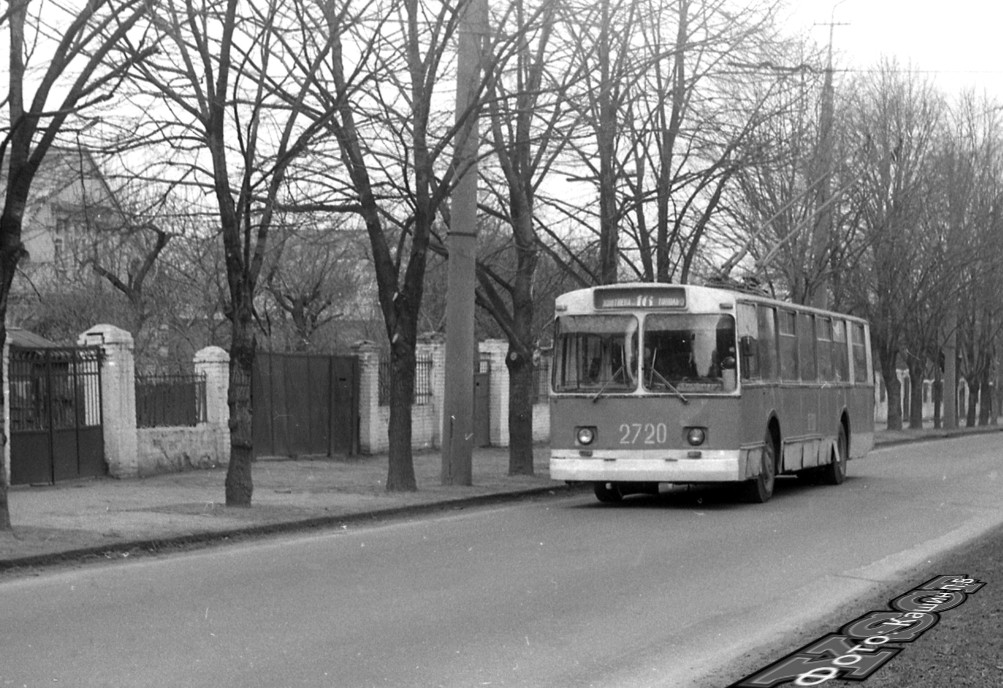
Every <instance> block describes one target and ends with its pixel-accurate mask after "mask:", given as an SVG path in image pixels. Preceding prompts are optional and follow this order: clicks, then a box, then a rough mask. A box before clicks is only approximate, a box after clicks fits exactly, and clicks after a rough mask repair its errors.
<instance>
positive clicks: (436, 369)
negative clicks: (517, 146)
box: [415, 332, 446, 447]
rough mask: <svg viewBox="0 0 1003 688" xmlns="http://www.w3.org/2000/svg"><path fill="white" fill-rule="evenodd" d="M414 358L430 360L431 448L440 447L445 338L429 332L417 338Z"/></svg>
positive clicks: (444, 372)
mask: <svg viewBox="0 0 1003 688" xmlns="http://www.w3.org/2000/svg"><path fill="white" fill-rule="evenodd" d="M415 356H416V357H417V358H418V359H421V358H423V357H425V356H428V357H429V358H431V359H432V370H431V371H430V378H429V381H428V384H429V387H430V391H431V392H432V399H431V404H432V408H433V409H435V413H434V419H433V423H432V436H431V440H432V446H433V447H441V446H442V413H443V402H444V400H445V398H446V338H445V337H444V336H443V335H441V334H439V333H438V332H429V333H427V334H423V335H421V336H419V337H418V344H417V346H416V347H415Z"/></svg>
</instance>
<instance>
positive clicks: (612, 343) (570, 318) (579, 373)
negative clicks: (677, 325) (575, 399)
mask: <svg viewBox="0 0 1003 688" xmlns="http://www.w3.org/2000/svg"><path fill="white" fill-rule="evenodd" d="M636 351H637V319H636V318H635V317H634V316H631V315H601V316H574V315H565V316H561V317H560V318H558V319H557V325H556V330H555V339H554V356H555V361H554V372H553V376H554V380H553V382H554V389H555V390H556V391H563V392H575V391H584V390H591V391H594V390H597V389H602V390H604V391H605V390H621V391H622V390H625V389H633V388H634V387H635V386H636V385H635V378H634V371H635V368H636V366H637V357H636Z"/></svg>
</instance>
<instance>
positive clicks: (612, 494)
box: [594, 483, 623, 504]
mask: <svg viewBox="0 0 1003 688" xmlns="http://www.w3.org/2000/svg"><path fill="white" fill-rule="evenodd" d="M594 490H595V493H596V499H598V500H599V501H600V502H602V503H603V504H615V503H616V502H619V501H620V500H622V499H623V493H622V492H620V489H619V488H618V487H617V486H616V483H596V484H595V485H594Z"/></svg>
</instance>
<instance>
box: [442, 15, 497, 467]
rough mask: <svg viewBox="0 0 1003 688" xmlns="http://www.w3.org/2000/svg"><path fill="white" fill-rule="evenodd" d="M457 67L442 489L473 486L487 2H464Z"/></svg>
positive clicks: (447, 297) (447, 302)
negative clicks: (480, 119) (480, 98)
mask: <svg viewBox="0 0 1003 688" xmlns="http://www.w3.org/2000/svg"><path fill="white" fill-rule="evenodd" d="M460 12H461V13H462V14H461V16H460V26H459V48H458V50H459V52H458V54H457V65H456V123H457V125H458V131H457V135H456V148H457V154H456V156H455V160H456V168H455V172H456V175H457V182H456V186H455V187H454V189H453V194H452V202H451V207H450V218H451V219H450V224H449V234H448V236H447V238H446V246H447V247H448V249H449V260H448V262H447V266H448V271H447V288H446V370H445V390H444V394H443V397H444V398H443V414H442V484H443V485H470V484H472V482H473V468H472V463H473V461H472V459H473V434H474V432H473V426H474V423H473V407H474V348H475V346H476V343H475V341H474V289H475V287H476V281H475V280H476V273H475V268H476V263H475V261H476V258H477V148H478V143H479V142H480V135H479V132H478V126H477V107H476V105H477V91H478V84H479V83H480V76H481V50H482V44H483V40H484V37H485V35H486V34H487V23H488V22H487V19H488V7H487V0H464V1H463V2H462V7H461V9H460Z"/></svg>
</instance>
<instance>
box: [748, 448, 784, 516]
mask: <svg viewBox="0 0 1003 688" xmlns="http://www.w3.org/2000/svg"><path fill="white" fill-rule="evenodd" d="M776 478H777V448H776V446H775V445H774V444H773V435H771V434H770V431H769V430H767V431H766V437H765V438H764V439H763V452H762V454H761V458H760V466H759V475H757V476H756V477H755V478H754V479H753V480H750V481H748V482H746V483H745V498H746V500H748V501H750V502H752V503H753V504H765V503H766V502H768V501H770V497H772V496H773V486H774V483H775V482H776Z"/></svg>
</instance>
